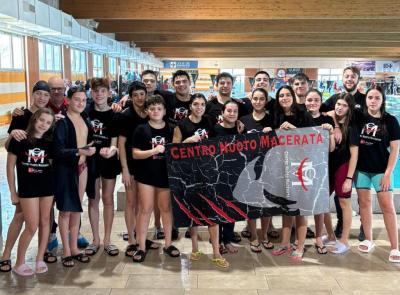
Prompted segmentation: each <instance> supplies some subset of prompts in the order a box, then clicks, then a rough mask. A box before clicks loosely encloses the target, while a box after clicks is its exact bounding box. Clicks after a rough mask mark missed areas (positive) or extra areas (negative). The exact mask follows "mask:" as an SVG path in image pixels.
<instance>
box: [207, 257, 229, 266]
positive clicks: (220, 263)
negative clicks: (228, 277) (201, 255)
mask: <svg viewBox="0 0 400 295" xmlns="http://www.w3.org/2000/svg"><path fill="white" fill-rule="evenodd" d="M211 261H212V262H213V263H214V264H215V265H216V266H218V267H222V268H228V267H229V262H228V261H227V260H226V259H225V258H222V257H221V258H213V259H211Z"/></svg>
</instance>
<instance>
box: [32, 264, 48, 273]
mask: <svg viewBox="0 0 400 295" xmlns="http://www.w3.org/2000/svg"><path fill="white" fill-rule="evenodd" d="M48 270H49V269H48V268H47V265H46V263H44V261H36V267H35V272H36V273H37V274H41V273H46V272H48Z"/></svg>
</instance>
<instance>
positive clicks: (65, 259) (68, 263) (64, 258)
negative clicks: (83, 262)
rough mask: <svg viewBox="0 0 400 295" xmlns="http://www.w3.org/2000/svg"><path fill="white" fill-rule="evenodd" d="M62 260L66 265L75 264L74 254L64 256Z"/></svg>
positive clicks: (72, 265)
mask: <svg viewBox="0 0 400 295" xmlns="http://www.w3.org/2000/svg"><path fill="white" fill-rule="evenodd" d="M61 262H62V265H63V266H64V267H74V266H75V262H74V260H73V258H72V256H67V257H62V258H61Z"/></svg>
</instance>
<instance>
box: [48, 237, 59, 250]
mask: <svg viewBox="0 0 400 295" xmlns="http://www.w3.org/2000/svg"><path fill="white" fill-rule="evenodd" d="M57 248H58V239H57V235H56V234H50V237H49V242H48V243H47V250H48V251H49V252H52V251H53V250H54V249H57Z"/></svg>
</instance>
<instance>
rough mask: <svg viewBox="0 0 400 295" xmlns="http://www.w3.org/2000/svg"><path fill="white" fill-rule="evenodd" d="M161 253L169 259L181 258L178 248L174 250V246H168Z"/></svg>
mask: <svg viewBox="0 0 400 295" xmlns="http://www.w3.org/2000/svg"><path fill="white" fill-rule="evenodd" d="M163 251H164V254H167V255H168V256H169V257H173V258H176V257H179V256H181V252H179V250H178V248H176V247H175V246H174V245H170V246H169V247H168V248H165V247H164V248H163ZM174 252H175V253H174Z"/></svg>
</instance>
